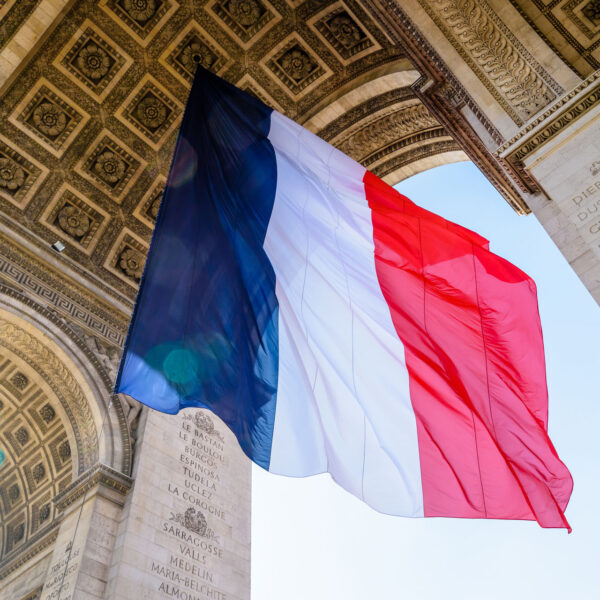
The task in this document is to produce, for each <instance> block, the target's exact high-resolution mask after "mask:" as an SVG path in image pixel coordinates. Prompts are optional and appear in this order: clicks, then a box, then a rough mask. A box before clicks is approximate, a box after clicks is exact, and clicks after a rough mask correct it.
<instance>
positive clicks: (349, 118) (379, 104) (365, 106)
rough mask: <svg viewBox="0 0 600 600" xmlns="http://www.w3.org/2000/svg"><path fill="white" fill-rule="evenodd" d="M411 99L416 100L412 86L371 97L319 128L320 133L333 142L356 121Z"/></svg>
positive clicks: (322, 136) (326, 139)
mask: <svg viewBox="0 0 600 600" xmlns="http://www.w3.org/2000/svg"><path fill="white" fill-rule="evenodd" d="M410 99H415V100H416V96H415V94H414V92H413V91H412V89H411V88H410V87H402V88H399V89H393V90H389V91H387V92H384V93H383V94H379V95H377V96H374V97H372V98H369V99H368V100H365V101H364V102H361V103H360V104H359V105H357V106H355V107H354V108H351V109H350V110H347V111H346V112H345V113H344V114H343V115H341V116H339V117H338V118H336V119H334V120H333V121H331V122H330V123H328V124H327V125H326V126H325V127H323V129H321V130H319V131H318V135H319V137H321V138H322V139H324V140H325V141H326V142H330V143H331V140H334V139H335V138H337V137H338V136H340V137H343V134H344V132H346V131H347V130H348V129H349V128H350V127H352V126H353V125H354V124H355V123H359V122H360V121H361V120H363V119H365V118H369V117H370V116H371V115H374V114H375V113H376V112H379V111H381V110H384V109H386V108H390V107H392V106H394V105H395V104H398V103H400V102H404V101H406V100H410Z"/></svg>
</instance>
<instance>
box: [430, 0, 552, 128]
mask: <svg viewBox="0 0 600 600" xmlns="http://www.w3.org/2000/svg"><path fill="white" fill-rule="evenodd" d="M419 2H420V4H421V5H422V6H423V8H424V9H425V10H426V11H427V13H428V14H429V16H430V17H431V18H432V19H433V20H434V21H435V23H436V25H437V26H438V27H439V28H440V29H441V30H442V32H443V33H444V35H445V36H446V38H447V39H448V40H449V41H450V42H451V43H452V45H453V46H454V48H455V49H456V50H457V51H458V53H459V54H460V55H461V57H462V58H463V59H464V60H465V61H466V62H467V64H468V65H469V66H470V67H471V68H472V69H473V71H474V72H475V73H476V74H477V76H478V77H479V79H480V80H481V82H482V83H483V84H484V85H485V87H486V88H487V90H488V91H489V92H490V93H491V94H492V95H493V96H494V98H495V99H496V101H497V102H498V103H499V104H500V105H501V106H502V108H504V110H505V111H506V112H507V113H508V114H509V115H510V117H511V118H512V119H513V121H514V122H515V123H517V125H522V124H523V123H524V122H525V121H527V120H528V119H529V118H531V117H532V116H533V115H534V114H536V113H537V112H539V111H540V110H541V109H543V108H544V107H545V106H547V105H548V104H550V103H551V102H552V101H553V100H555V99H556V98H557V97H558V95H560V94H562V93H563V92H564V90H563V89H562V88H561V87H560V86H559V85H558V84H557V83H556V82H555V81H554V80H553V79H552V78H551V77H550V75H548V73H547V72H546V71H544V69H543V68H542V66H541V65H540V64H539V63H538V62H537V61H536V60H535V58H534V57H533V56H531V54H530V53H529V52H528V51H527V50H526V49H525V48H524V47H523V46H522V44H521V43H520V42H519V41H518V39H517V38H516V37H515V36H514V35H513V34H512V33H511V31H510V30H509V29H508V28H507V27H506V25H505V24H504V23H503V22H502V21H501V19H500V18H499V17H498V16H497V15H496V13H495V12H494V11H493V10H492V9H491V8H490V7H489V5H488V4H487V2H486V1H485V0H419Z"/></svg>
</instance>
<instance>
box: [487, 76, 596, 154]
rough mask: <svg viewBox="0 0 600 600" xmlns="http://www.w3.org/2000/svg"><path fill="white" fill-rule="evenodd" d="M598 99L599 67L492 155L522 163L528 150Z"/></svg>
mask: <svg viewBox="0 0 600 600" xmlns="http://www.w3.org/2000/svg"><path fill="white" fill-rule="evenodd" d="M598 103H600V71H596V72H595V73H592V75H590V76H589V77H588V78H587V79H585V80H584V81H583V82H582V83H580V84H579V85H578V86H577V87H576V88H575V89H573V90H572V91H571V92H569V93H568V94H567V95H566V96H564V97H563V98H561V99H560V100H559V101H558V102H556V103H555V104H553V105H552V106H551V107H550V108H549V109H548V110H546V111H545V112H544V113H543V114H542V115H540V116H539V117H537V118H536V119H534V120H533V121H532V122H531V123H529V125H527V127H525V128H524V129H523V130H521V131H520V132H519V133H518V134H517V135H515V136H514V137H513V138H512V139H511V140H509V141H508V142H506V143H505V144H503V145H502V146H500V148H498V150H497V151H496V155H497V156H499V157H501V158H504V159H507V160H509V161H511V162H513V163H514V162H517V163H522V162H523V161H524V160H525V158H527V156H529V155H530V154H531V153H532V152H534V151H535V150H537V149H538V148H539V147H540V146H543V145H544V144H546V143H547V142H548V141H550V140H551V139H553V138H555V137H556V136H557V135H559V134H560V133H561V132H562V131H563V130H564V129H565V128H566V127H568V126H569V125H570V124H571V123H574V122H575V121H577V119H579V118H581V117H582V116H583V115H584V114H586V113H587V112H588V111H589V110H591V109H592V108H594V107H595V106H596V105H597V104H598Z"/></svg>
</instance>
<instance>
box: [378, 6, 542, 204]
mask: <svg viewBox="0 0 600 600" xmlns="http://www.w3.org/2000/svg"><path fill="white" fill-rule="evenodd" d="M368 10H370V11H371V14H373V16H375V17H376V18H377V19H378V21H379V24H380V26H381V27H382V28H384V29H385V30H386V32H387V33H388V35H389V36H390V37H391V38H392V39H394V40H395V41H396V43H398V44H400V45H401V46H402V47H403V48H404V49H405V51H406V55H407V56H408V58H409V59H410V60H411V61H412V62H413V64H414V65H415V66H416V68H417V69H419V70H420V71H421V73H423V77H422V78H421V79H420V80H417V81H416V82H415V83H414V84H413V85H412V86H411V87H412V89H413V90H414V92H415V94H416V95H417V97H418V98H419V99H420V100H421V101H422V102H423V104H425V106H426V107H427V108H428V109H429V112H430V113H431V114H432V115H433V116H434V117H435V118H436V119H437V120H438V121H439V122H440V123H441V125H442V126H443V127H444V128H445V129H446V132H447V133H448V135H450V136H451V137H452V138H454V140H455V141H456V143H457V144H458V145H459V146H460V148H461V150H463V152H465V153H466V155H467V156H468V157H469V158H470V159H471V160H472V161H473V162H474V163H475V164H476V165H477V166H478V167H479V169H480V170H481V171H482V172H483V173H484V175H485V176H486V177H487V178H488V179H489V181H490V183H491V184H492V185H493V186H494V187H495V188H496V189H497V190H498V192H499V193H500V194H501V195H502V196H503V197H504V198H505V200H506V201H507V202H508V203H509V204H510V205H511V206H512V207H513V208H514V210H515V211H516V212H517V213H519V214H527V213H529V212H530V210H529V207H528V206H527V204H526V203H525V201H524V199H523V196H522V195H521V193H520V192H519V189H520V190H521V191H522V192H524V193H528V192H529V193H530V192H532V191H537V190H536V188H535V187H533V186H530V185H528V182H527V181H525V180H524V178H523V177H519V176H515V174H514V170H511V171H509V173H510V176H509V173H507V172H506V171H505V169H504V167H503V166H501V164H500V163H499V161H498V159H497V158H496V157H495V156H494V155H493V154H492V153H491V152H490V150H489V149H488V148H487V147H486V145H485V144H484V143H483V142H482V140H481V137H480V135H478V134H477V133H476V132H475V130H474V129H473V127H472V125H471V124H470V123H469V121H468V120H467V118H466V117H465V115H464V114H463V110H461V108H462V106H464V105H466V106H467V107H468V108H469V110H470V111H472V113H473V115H474V116H475V118H477V119H478V120H479V122H480V123H481V124H482V126H483V127H484V128H485V129H486V131H487V132H488V133H489V134H490V136H491V137H492V139H493V140H494V141H496V142H497V143H498V145H500V144H502V143H503V142H504V138H503V137H502V135H501V134H500V132H499V131H498V130H497V129H496V128H495V127H494V126H493V125H492V123H491V122H490V121H489V119H488V118H487V117H486V116H485V115H484V114H483V112H482V111H481V109H480V108H479V106H478V105H477V103H476V102H475V101H474V100H473V98H472V97H471V96H470V95H469V94H468V93H467V91H466V90H465V89H464V87H463V86H462V84H461V83H460V82H459V81H458V80H457V79H456V77H455V76H454V75H453V74H452V72H451V71H450V69H449V68H448V66H447V65H446V64H445V63H444V61H443V60H442V58H441V57H440V56H439V55H438V54H437V52H436V51H435V50H434V49H433V48H432V47H431V44H430V43H429V42H428V41H427V40H426V39H425V38H424V37H423V35H422V34H421V32H420V31H419V30H418V29H417V27H416V26H415V25H414V23H413V22H412V21H411V20H410V19H409V18H408V16H407V15H406V13H405V12H404V10H403V9H402V8H401V7H400V4H399V2H398V0H371V2H369V4H368ZM427 80H429V82H428V81H427ZM446 83H448V84H449V85H450V86H451V88H452V90H453V93H452V94H450V95H451V98H449V97H448V93H447V90H446V89H445V88H446V87H447V86H445V84H446ZM517 186H518V189H517Z"/></svg>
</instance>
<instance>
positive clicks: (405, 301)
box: [364, 171, 573, 531]
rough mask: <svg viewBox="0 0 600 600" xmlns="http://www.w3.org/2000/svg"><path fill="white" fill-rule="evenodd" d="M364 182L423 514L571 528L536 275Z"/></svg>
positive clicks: (369, 177)
mask: <svg viewBox="0 0 600 600" xmlns="http://www.w3.org/2000/svg"><path fill="white" fill-rule="evenodd" d="M364 184H365V190H366V196H367V200H368V202H369V206H370V207H371V211H372V220H373V237H374V242H375V266H376V271H377V277H378V279H379V284H380V286H381V289H382V292H383V295H384V297H385V299H386V301H387V303H388V305H389V307H390V312H391V316H392V320H393V323H394V326H395V328H396V331H397V333H398V336H399V337H400V339H401V340H402V342H403V344H404V346H405V351H406V362H407V366H408V370H409V374H410V392H411V401H412V404H413V408H414V411H415V415H416V419H417V432H418V440H419V454H420V461H421V476H422V482H423V501H424V513H425V516H427V517H434V516H435V517H439V516H446V517H470V518H473V517H481V518H497V519H536V520H537V521H538V522H539V524H540V525H542V526H543V527H566V528H568V529H569V531H570V527H569V524H568V523H567V521H566V519H565V517H564V514H563V513H564V510H565V508H566V506H567V503H568V500H569V497H570V494H571V491H572V487H573V483H572V479H571V475H570V473H569V471H568V470H567V468H566V467H565V466H564V464H563V463H562V462H561V461H560V459H559V458H558V455H557V453H556V451H555V450H554V447H553V445H552V443H551V441H550V439H549V437H548V434H547V407H548V392H547V387H546V372H545V360H544V347H543V341H542V330H541V325H540V320H539V314H538V307H537V294H536V288H535V284H534V282H533V281H532V280H531V279H530V278H529V277H528V276H527V275H526V274H525V273H523V272H522V271H520V270H519V269H518V268H517V267H515V266H514V265H512V264H510V263H508V262H507V261H506V260H504V259H503V258H501V257H499V256H496V255H495V254H493V253H491V252H489V250H488V244H487V241H486V240H485V239H484V238H482V237H481V236H479V235H477V234H476V233H473V232H471V231H469V230H467V229H465V228H463V227H461V226H459V225H456V224H454V223H451V222H449V221H446V220H445V219H443V218H441V217H439V216H437V215H434V214H432V213H430V212H428V211H426V210H424V209H422V208H420V207H418V206H416V205H415V204H413V203H412V202H411V201H410V200H409V199H408V198H406V197H404V196H402V195H401V194H399V193H398V192H396V190H394V189H393V188H391V187H389V186H388V185H386V184H385V183H384V182H382V181H381V180H380V179H378V178H377V177H375V176H374V175H373V174H372V173H369V172H368V171H367V173H366V174H365V177H364Z"/></svg>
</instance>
